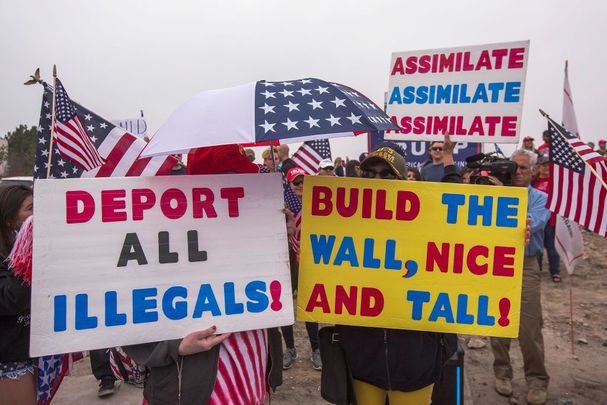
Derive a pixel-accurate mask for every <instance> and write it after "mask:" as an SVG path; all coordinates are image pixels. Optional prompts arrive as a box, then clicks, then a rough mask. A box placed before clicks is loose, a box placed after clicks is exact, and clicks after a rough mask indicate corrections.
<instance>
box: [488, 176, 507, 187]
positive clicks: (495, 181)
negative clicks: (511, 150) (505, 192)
mask: <svg viewBox="0 0 607 405" xmlns="http://www.w3.org/2000/svg"><path fill="white" fill-rule="evenodd" d="M487 180H489V183H491V184H492V185H494V186H503V185H504V183H502V182H501V181H500V180H499V179H498V178H497V177H495V176H487Z"/></svg>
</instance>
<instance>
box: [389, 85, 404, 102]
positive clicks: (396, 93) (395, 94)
mask: <svg viewBox="0 0 607 405" xmlns="http://www.w3.org/2000/svg"><path fill="white" fill-rule="evenodd" d="M395 103H396V104H402V103H403V102H402V100H401V99H400V87H398V86H395V87H394V88H393V89H392V94H391V95H390V100H388V104H395Z"/></svg>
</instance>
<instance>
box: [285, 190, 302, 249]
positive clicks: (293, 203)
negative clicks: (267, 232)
mask: <svg viewBox="0 0 607 405" xmlns="http://www.w3.org/2000/svg"><path fill="white" fill-rule="evenodd" d="M284 198H285V205H286V206H287V208H288V209H289V211H291V212H292V213H293V215H294V216H295V232H294V233H293V235H290V236H289V247H290V248H291V249H293V252H294V253H295V254H296V255H297V257H299V241H300V238H301V201H300V200H299V198H297V196H296V195H295V193H294V192H293V190H291V187H289V185H288V184H286V185H285V189H284Z"/></svg>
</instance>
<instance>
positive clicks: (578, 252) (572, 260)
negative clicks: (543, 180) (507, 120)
mask: <svg viewBox="0 0 607 405" xmlns="http://www.w3.org/2000/svg"><path fill="white" fill-rule="evenodd" d="M563 127H565V129H567V130H568V131H569V132H571V133H572V134H575V135H576V136H577V137H578V138H579V136H580V135H579V130H578V127H577V119H576V117H575V110H574V108H573V96H572V94H571V87H570V86H569V71H568V63H567V62H565V81H564V83H563ZM555 246H556V251H557V252H558V254H559V256H560V257H561V260H562V261H563V263H564V264H565V268H566V269H567V272H568V273H569V274H572V273H573V270H574V269H575V265H576V264H577V262H578V261H580V260H581V258H582V257H583V256H584V238H583V236H582V231H581V229H580V227H579V225H577V224H576V223H575V222H572V221H570V220H568V219H567V218H563V217H562V216H560V215H557V216H556V227H555Z"/></svg>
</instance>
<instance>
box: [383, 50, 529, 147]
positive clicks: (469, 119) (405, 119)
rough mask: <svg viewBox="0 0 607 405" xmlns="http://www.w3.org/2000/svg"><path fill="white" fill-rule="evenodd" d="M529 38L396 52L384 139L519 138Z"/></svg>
mask: <svg viewBox="0 0 607 405" xmlns="http://www.w3.org/2000/svg"><path fill="white" fill-rule="evenodd" d="M528 58H529V41H520V42H507V43H501V44H490V45H479V46H468V47H460V48H447V49H430V50H423V51H412V52H397V53H393V54H392V61H391V63H390V80H389V85H388V93H387V113H388V115H389V116H391V117H392V120H393V121H394V122H396V123H397V124H398V125H399V126H400V127H401V128H402V129H401V130H400V131H387V132H386V134H385V139H390V140H410V141H422V140H423V141H433V140H439V141H440V140H442V139H443V133H444V132H448V133H449V134H450V135H451V136H452V138H451V139H453V140H455V141H457V142H494V143H516V142H518V137H519V132H520V129H521V118H522V112H523V95H524V93H525V77H526V74H527V61H528Z"/></svg>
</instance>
